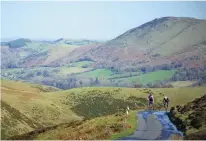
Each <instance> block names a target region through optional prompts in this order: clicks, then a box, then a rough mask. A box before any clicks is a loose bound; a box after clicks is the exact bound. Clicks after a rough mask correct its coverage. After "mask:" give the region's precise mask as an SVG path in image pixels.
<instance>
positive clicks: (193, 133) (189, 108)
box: [169, 95, 206, 140]
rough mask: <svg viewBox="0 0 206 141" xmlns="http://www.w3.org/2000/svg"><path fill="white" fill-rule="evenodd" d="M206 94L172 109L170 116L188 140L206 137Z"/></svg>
mask: <svg viewBox="0 0 206 141" xmlns="http://www.w3.org/2000/svg"><path fill="white" fill-rule="evenodd" d="M205 101H206V95H204V96H202V97H200V98H197V99H195V100H193V101H192V102H189V103H187V104H185V105H182V106H180V105H177V106H176V107H172V108H171V110H170V114H169V115H170V118H171V120H172V121H173V122H174V123H175V124H176V126H177V128H179V129H180V130H181V131H183V132H184V134H185V139H187V140H205V139H206V120H205V119H206V113H205V112H203V111H205V110H206V103H205Z"/></svg>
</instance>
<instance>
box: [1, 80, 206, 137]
mask: <svg viewBox="0 0 206 141" xmlns="http://www.w3.org/2000/svg"><path fill="white" fill-rule="evenodd" d="M1 90H2V93H1V94H2V99H1V101H2V103H3V104H2V105H3V106H2V109H1V110H2V123H3V124H2V127H1V128H2V132H3V136H2V137H3V139H7V138H9V137H11V136H13V135H19V134H23V133H26V132H29V131H32V130H37V129H39V127H40V126H38V125H41V126H42V128H46V127H50V126H55V125H58V124H62V123H70V122H72V121H77V120H82V119H93V118H96V117H102V116H109V115H112V114H114V113H117V112H125V108H126V107H127V106H129V107H130V108H131V109H134V108H138V109H145V108H146V107H145V106H146V105H147V100H146V98H147V96H148V93H149V92H152V93H153V94H154V97H155V108H156V109H157V108H159V105H160V102H162V98H163V95H167V96H168V97H169V98H170V101H171V103H170V106H174V105H182V104H185V103H187V102H189V101H191V100H193V99H195V98H197V97H200V96H202V95H203V94H204V92H205V91H206V88H205V87H195V88H159V89H135V88H114V87H93V88H92V87H85V88H75V89H70V90H64V91H60V90H59V91H50V92H46V91H45V90H44V89H43V90H42V88H39V87H36V86H34V85H32V84H27V83H22V82H13V81H4V80H3V81H2V84H1ZM135 103H136V105H135ZM14 123H15V124H14ZM24 129H26V130H24Z"/></svg>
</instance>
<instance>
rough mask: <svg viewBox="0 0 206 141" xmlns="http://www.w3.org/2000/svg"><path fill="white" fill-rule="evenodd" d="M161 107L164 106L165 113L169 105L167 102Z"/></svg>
mask: <svg viewBox="0 0 206 141" xmlns="http://www.w3.org/2000/svg"><path fill="white" fill-rule="evenodd" d="M163 105H164V108H165V111H166V112H167V109H168V106H169V103H168V102H163Z"/></svg>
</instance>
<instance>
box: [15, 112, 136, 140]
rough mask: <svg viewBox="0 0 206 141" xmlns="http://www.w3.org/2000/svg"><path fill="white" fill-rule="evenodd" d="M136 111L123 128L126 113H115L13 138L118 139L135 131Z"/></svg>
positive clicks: (130, 115) (131, 113)
mask: <svg viewBox="0 0 206 141" xmlns="http://www.w3.org/2000/svg"><path fill="white" fill-rule="evenodd" d="M135 116H136V111H131V112H130V114H129V116H128V117H127V124H126V126H125V128H123V124H122V123H123V122H124V118H125V117H126V116H125V115H124V114H119V113H116V114H113V115H108V116H103V117H97V118H94V119H91V120H84V121H79V122H71V123H67V124H62V125H58V126H55V127H52V128H45V129H44V130H40V131H38V132H35V131H34V132H30V133H27V134H24V135H20V136H15V137H12V139H29V140H32V139H35V140H54V139H56V140H59V139H61V140H63V139H64V140H80V139H83V140H94V139H95V140H96V139H102V140H105V139H118V138H119V137H124V136H127V135H130V134H132V133H133V131H134V130H135V128H136V119H135V118H136V117H135Z"/></svg>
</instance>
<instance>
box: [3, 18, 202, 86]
mask: <svg viewBox="0 0 206 141" xmlns="http://www.w3.org/2000/svg"><path fill="white" fill-rule="evenodd" d="M1 54H2V55H1V57H2V60H1V68H2V69H4V70H3V71H2V72H3V75H2V76H3V78H5V79H11V80H24V81H30V82H34V83H39V84H44V85H49V86H54V87H58V88H61V89H69V88H74V87H82V86H124V87H135V86H138V87H178V86H177V85H175V84H177V83H175V82H176V81H178V82H179V83H184V84H180V85H181V86H185V87H190V86H196V85H204V84H205V83H206V73H205V69H206V20H202V19H194V18H186V17H162V18H158V19H154V20H152V21H149V22H147V23H144V24H142V25H140V26H138V27H135V28H133V29H131V30H129V31H126V32H125V33H123V34H122V35H120V36H118V37H116V38H115V39H112V40H110V41H107V42H98V41H94V40H71V39H64V38H60V39H57V40H55V41H50V42H44V41H32V40H28V39H18V40H14V41H9V42H3V43H2V44H1ZM85 62H87V63H85ZM84 63H85V64H84ZM79 64H84V65H79ZM25 68H27V69H25ZM9 69H11V70H13V69H19V70H21V71H10V70H9ZM22 70H25V71H22ZM100 70H104V71H100ZM104 72H106V73H104ZM101 73H102V74H101ZM99 74H101V75H99ZM95 80H97V81H96V82H98V83H96V82H95ZM56 81H58V82H56ZM185 82H188V83H187V85H185V84H186V83H185ZM179 83H178V84H179Z"/></svg>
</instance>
